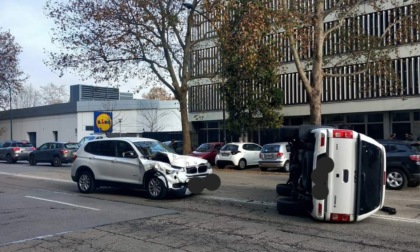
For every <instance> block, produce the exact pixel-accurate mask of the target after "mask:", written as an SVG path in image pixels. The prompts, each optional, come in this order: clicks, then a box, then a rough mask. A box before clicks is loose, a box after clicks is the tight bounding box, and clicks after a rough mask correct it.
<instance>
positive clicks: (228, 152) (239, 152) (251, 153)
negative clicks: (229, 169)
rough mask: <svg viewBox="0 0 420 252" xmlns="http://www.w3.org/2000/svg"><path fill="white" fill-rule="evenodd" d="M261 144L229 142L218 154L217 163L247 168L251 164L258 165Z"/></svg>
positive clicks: (223, 165)
mask: <svg viewBox="0 0 420 252" xmlns="http://www.w3.org/2000/svg"><path fill="white" fill-rule="evenodd" d="M261 148H262V147H261V146H260V145H258V144H255V143H228V144H226V145H225V146H223V148H222V149H220V152H219V154H217V156H216V165H217V167H219V168H225V167H226V166H227V165H233V166H236V167H238V168H239V169H241V170H242V169H245V167H247V166H249V165H258V160H259V155H260V151H261Z"/></svg>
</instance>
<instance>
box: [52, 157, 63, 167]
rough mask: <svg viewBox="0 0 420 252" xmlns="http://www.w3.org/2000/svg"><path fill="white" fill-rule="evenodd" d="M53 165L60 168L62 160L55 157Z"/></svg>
mask: <svg viewBox="0 0 420 252" xmlns="http://www.w3.org/2000/svg"><path fill="white" fill-rule="evenodd" d="M51 164H52V165H53V166H55V167H59V166H61V160H60V157H54V158H53V161H52V162H51Z"/></svg>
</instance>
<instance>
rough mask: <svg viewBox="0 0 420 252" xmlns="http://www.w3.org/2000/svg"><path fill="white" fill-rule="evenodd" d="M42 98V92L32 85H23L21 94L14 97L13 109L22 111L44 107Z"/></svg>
mask: <svg viewBox="0 0 420 252" xmlns="http://www.w3.org/2000/svg"><path fill="white" fill-rule="evenodd" d="M41 97H42V95H41V92H39V91H38V90H37V89H36V88H34V87H33V86H32V84H29V85H23V86H22V89H21V90H20V92H19V93H18V94H15V95H14V96H13V100H12V103H13V105H14V106H13V107H14V108H15V109H20V108H31V107H37V106H41V105H43V104H42V101H41Z"/></svg>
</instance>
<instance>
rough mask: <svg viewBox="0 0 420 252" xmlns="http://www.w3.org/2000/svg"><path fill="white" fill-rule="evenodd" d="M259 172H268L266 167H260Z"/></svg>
mask: <svg viewBox="0 0 420 252" xmlns="http://www.w3.org/2000/svg"><path fill="white" fill-rule="evenodd" d="M260 170H261V171H268V168H267V167H260Z"/></svg>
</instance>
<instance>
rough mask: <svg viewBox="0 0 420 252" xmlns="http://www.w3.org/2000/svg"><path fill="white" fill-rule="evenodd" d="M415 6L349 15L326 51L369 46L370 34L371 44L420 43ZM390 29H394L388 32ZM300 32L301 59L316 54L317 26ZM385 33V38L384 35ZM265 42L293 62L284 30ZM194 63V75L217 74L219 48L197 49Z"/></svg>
mask: <svg viewBox="0 0 420 252" xmlns="http://www.w3.org/2000/svg"><path fill="white" fill-rule="evenodd" d="M415 9H416V7H415V5H409V6H403V7H400V8H395V9H391V10H383V11H379V12H374V13H369V14H365V15H361V16H358V17H354V18H348V19H346V20H345V25H344V26H343V27H342V28H340V29H337V30H336V31H335V32H334V33H332V34H331V35H330V36H329V37H328V38H327V39H326V40H325V42H324V52H323V53H324V55H326V56H328V55H337V54H344V53H348V52H349V51H357V50H360V49H361V48H363V47H365V46H366V44H363V43H361V42H360V41H362V40H363V39H362V38H363V37H366V36H368V37H369V41H370V42H369V43H371V44H373V43H374V40H378V41H376V43H379V44H378V46H382V47H383V46H396V45H403V44H408V43H413V42H419V41H420V33H419V32H418V30H417V29H416V27H419V26H420V15H417V14H416V13H417V12H416V10H415ZM400 17H405V19H404V20H405V21H404V22H403V23H399V24H396V25H395V26H394V27H388V26H390V25H391V24H393V23H394V22H395V21H396V20H397V19H399V18H400ZM197 18H199V20H201V19H202V17H197ZM200 18H201V19H200ZM201 21H202V20H201ZM201 21H200V22H201ZM201 23H202V22H201ZM335 25H337V21H333V22H327V23H325V24H324V28H325V30H328V29H331V28H332V27H334V26H335ZM388 28H390V29H389V31H388V32H387V29H388ZM203 32H205V33H208V31H207V30H203ZM296 32H297V34H296V37H297V38H298V40H297V42H298V46H299V55H300V58H301V59H309V58H311V57H312V56H313V47H314V46H313V34H314V31H313V27H304V28H302V29H299V30H298V31H296ZM384 33H385V35H384ZM383 35H384V36H383ZM346 36H347V37H349V38H354V39H348V41H350V42H349V43H347V44H346V43H344V42H343V41H341V40H340V38H342V37H346ZM381 36H383V37H382V38H381ZM264 41H265V42H266V43H273V44H274V45H276V47H277V48H282V50H274V51H273V53H275V54H276V57H277V58H278V59H279V61H280V62H291V61H293V56H292V52H291V50H290V43H289V40H288V39H287V38H285V36H284V34H283V33H276V34H271V35H268V36H267V37H266V38H265V39H264ZM370 46H372V45H370ZM281 51H282V52H281ZM191 62H192V64H194V65H193V66H192V76H193V77H200V76H206V75H211V74H215V73H217V72H218V70H219V64H220V58H219V52H218V48H217V47H211V48H206V49H200V50H196V51H193V52H192V54H191Z"/></svg>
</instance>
